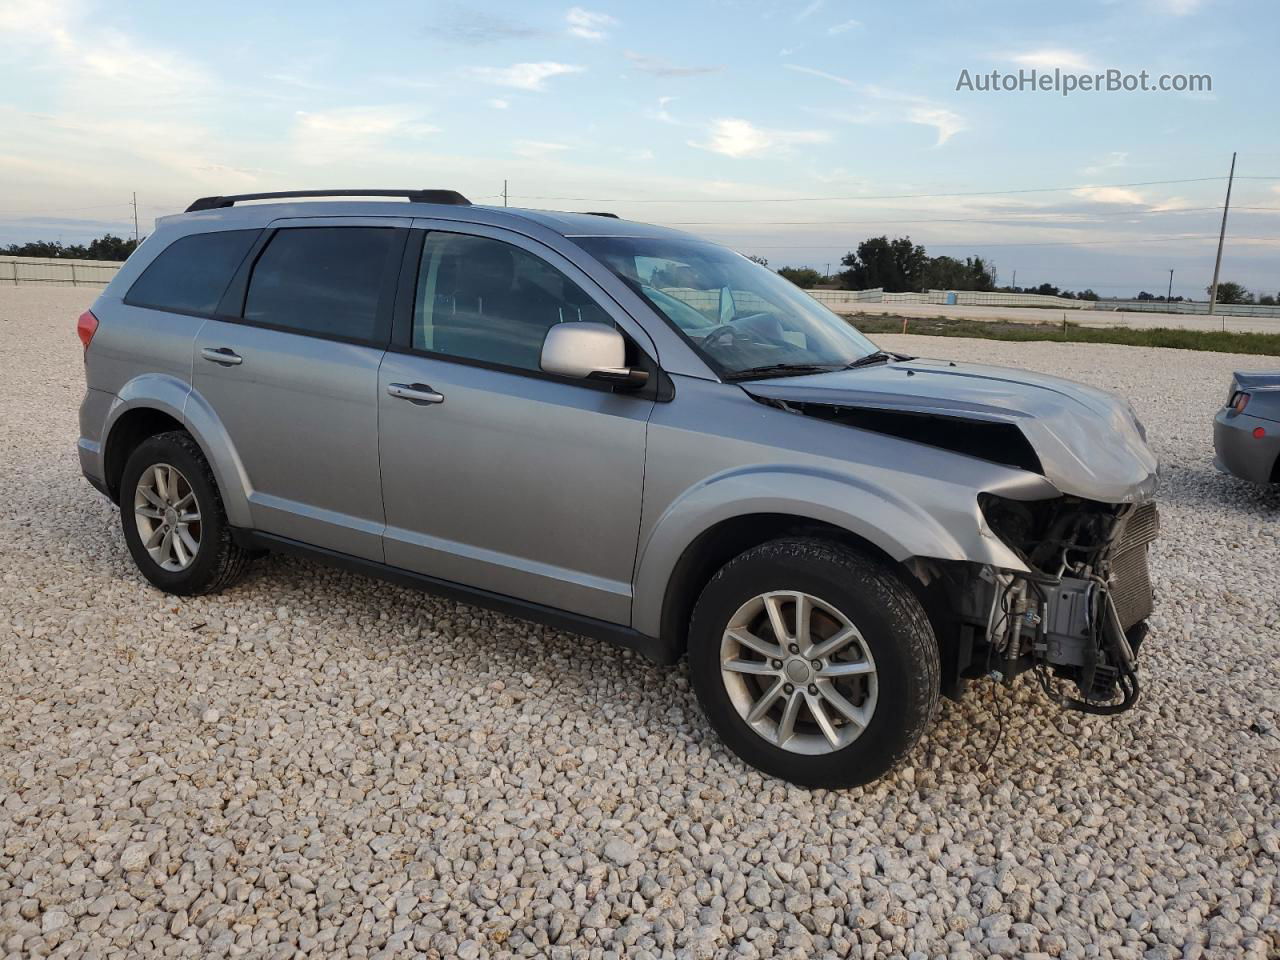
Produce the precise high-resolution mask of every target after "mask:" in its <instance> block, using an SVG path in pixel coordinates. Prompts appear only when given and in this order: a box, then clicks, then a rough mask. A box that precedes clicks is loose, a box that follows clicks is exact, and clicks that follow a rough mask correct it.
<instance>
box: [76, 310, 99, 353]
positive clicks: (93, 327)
mask: <svg viewBox="0 0 1280 960" xmlns="http://www.w3.org/2000/svg"><path fill="white" fill-rule="evenodd" d="M97 332H98V318H97V317H95V316H94V315H93V311H92V310H86V311H85V312H84V313H82V314H80V319H79V320H77V321H76V336H78V337H79V338H80V342H81V343H83V344H84V348H85V349H86V350H88V349H89V342H90V341H91V340H92V339H93V335H94V334H95V333H97Z"/></svg>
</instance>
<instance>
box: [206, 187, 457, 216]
mask: <svg viewBox="0 0 1280 960" xmlns="http://www.w3.org/2000/svg"><path fill="white" fill-rule="evenodd" d="M298 197H404V198H405V199H406V200H408V201H409V202H410V203H443V204H448V205H450V206H455V207H469V206H471V201H470V200H468V199H467V198H466V197H464V196H463V195H462V194H460V193H459V192H458V191H457V190H281V191H277V192H275V193H238V194H235V195H233V196H226V197H201V198H200V199H198V200H196V201H195V203H193V204H191V206H189V207H187V213H195V212H196V211H197V210H221V209H223V208H224V207H234V206H235V205H236V204H237V203H240V202H242V201H244V200H290V199H294V198H298Z"/></svg>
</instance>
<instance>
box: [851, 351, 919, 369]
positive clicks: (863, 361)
mask: <svg viewBox="0 0 1280 960" xmlns="http://www.w3.org/2000/svg"><path fill="white" fill-rule="evenodd" d="M906 359H907V358H906V357H903V356H899V355H898V354H896V353H887V352H886V351H884V350H877V351H876V352H875V353H868V354H867V355H866V356H865V357H859V358H858V359H857V360H854V361H853V362H852V363H850V364H848V365H847V366H846V367H845V369H846V370H857V369H858V367H869V366H871V365H872V364H873V363H888V362H889V361H890V360H906Z"/></svg>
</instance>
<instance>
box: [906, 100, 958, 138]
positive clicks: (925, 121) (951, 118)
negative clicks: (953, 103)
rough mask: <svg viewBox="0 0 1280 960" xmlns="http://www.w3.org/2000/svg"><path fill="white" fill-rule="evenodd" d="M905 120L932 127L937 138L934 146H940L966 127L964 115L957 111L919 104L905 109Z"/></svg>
mask: <svg viewBox="0 0 1280 960" xmlns="http://www.w3.org/2000/svg"><path fill="white" fill-rule="evenodd" d="M907 122H908V123H918V124H920V125H921V126H925V127H933V129H934V131H935V132H936V133H937V136H938V139H937V141H936V142H935V143H934V146H935V147H940V146H942V145H943V144H944V143H946V142H947V141H948V140H950V139H951V138H952V137H954V136H955V135H956V134H957V133H959V132H960V131H962V130H967V129H968V124H967V123H965V119H964V117H962V116H960V114H958V113H953V112H952V111H950V110H947V109H944V108H943V107H937V106H929V105H924V104H922V105H919V106H914V107H911V108H910V109H909V110H908V111H907Z"/></svg>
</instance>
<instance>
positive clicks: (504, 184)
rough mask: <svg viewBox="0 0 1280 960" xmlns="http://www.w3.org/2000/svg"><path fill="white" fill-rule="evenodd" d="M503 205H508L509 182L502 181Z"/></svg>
mask: <svg viewBox="0 0 1280 960" xmlns="http://www.w3.org/2000/svg"><path fill="white" fill-rule="evenodd" d="M502 205H503V206H504V207H505V206H506V205H507V181H505V180H503V181H502Z"/></svg>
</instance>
